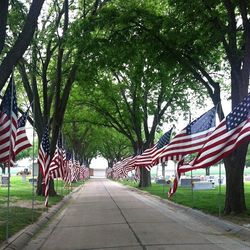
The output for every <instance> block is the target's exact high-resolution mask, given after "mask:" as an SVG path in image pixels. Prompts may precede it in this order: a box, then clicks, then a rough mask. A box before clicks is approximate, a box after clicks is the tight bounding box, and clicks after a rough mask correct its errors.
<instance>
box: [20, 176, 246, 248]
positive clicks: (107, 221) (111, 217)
mask: <svg viewBox="0 0 250 250" xmlns="http://www.w3.org/2000/svg"><path fill="white" fill-rule="evenodd" d="M35 249H43V250H49V249H53V250H55V249H60V250H63V249H70V250H75V249H128V250H137V249H149V250H151V249H171V250H173V249H178V250H217V249H227V250H230V249H232V250H241V249H250V243H249V242H247V241H245V242H244V241H242V240H240V239H238V238H237V237H235V236H232V235H231V234H229V233H226V231H225V230H223V229H222V228H220V227H219V226H218V225H217V226H216V228H215V226H214V223H211V221H208V220H205V219H204V218H203V219H202V217H200V216H197V215H192V214H190V213H187V210H183V209H178V208H176V207H175V206H169V205H167V204H165V203H163V202H161V201H160V200H159V199H156V198H154V197H151V196H149V195H145V194H140V193H138V192H136V191H132V190H131V189H129V188H127V187H123V186H121V185H119V184H117V183H115V182H112V181H109V180H106V179H90V180H89V181H88V182H87V183H86V184H85V185H84V186H83V187H82V188H81V189H80V190H79V191H78V192H77V193H75V194H74V196H73V198H72V199H71V200H70V203H69V204H68V205H67V206H66V207H65V208H64V209H62V210H61V211H60V212H59V213H58V214H57V216H56V218H53V220H52V221H51V223H50V224H49V225H48V226H46V227H45V228H44V229H43V230H42V231H41V232H40V233H39V234H38V235H37V236H36V237H34V238H33V239H32V240H31V241H30V242H29V244H28V245H27V247H26V248H25V250H35Z"/></svg>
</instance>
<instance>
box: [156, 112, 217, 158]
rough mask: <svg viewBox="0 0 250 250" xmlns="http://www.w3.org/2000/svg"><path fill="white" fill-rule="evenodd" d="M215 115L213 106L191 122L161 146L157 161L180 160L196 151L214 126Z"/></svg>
mask: <svg viewBox="0 0 250 250" xmlns="http://www.w3.org/2000/svg"><path fill="white" fill-rule="evenodd" d="M215 115H216V109H215V107H214V108H212V109H210V110H209V111H207V112H206V113H204V114H203V115H202V116H200V117H199V118H197V119H196V120H194V121H193V122H191V123H190V124H189V125H188V126H187V127H185V128H184V129H183V130H182V131H181V132H180V133H179V134H177V135H176V136H175V137H174V138H173V139H172V140H171V142H170V143H169V144H168V145H166V146H165V147H164V148H163V150H162V153H161V154H160V155H159V157H158V161H159V162H165V161H167V160H175V161H180V160H181V159H182V158H183V156H185V155H187V154H193V153H195V152H198V151H199V150H200V149H201V148H202V146H203V145H204V143H205V142H206V141H207V139H208V136H209V135H210V134H211V133H212V131H213V130H214V128H215V120H216V117H215Z"/></svg>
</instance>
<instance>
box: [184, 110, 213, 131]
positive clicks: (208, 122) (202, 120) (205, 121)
mask: <svg viewBox="0 0 250 250" xmlns="http://www.w3.org/2000/svg"><path fill="white" fill-rule="evenodd" d="M212 127H215V108H212V109H211V110H210V111H209V112H207V113H206V114H204V115H202V116H201V117H199V118H197V119H196V120H194V121H193V122H191V123H190V124H189V125H188V126H187V127H186V133H187V134H188V135H191V134H195V133H199V132H203V131H206V130H208V129H209V128H212Z"/></svg>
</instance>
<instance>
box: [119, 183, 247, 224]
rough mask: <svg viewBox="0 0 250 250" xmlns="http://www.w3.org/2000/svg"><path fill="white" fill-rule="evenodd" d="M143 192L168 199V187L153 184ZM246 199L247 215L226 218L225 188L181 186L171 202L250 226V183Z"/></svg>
mask: <svg viewBox="0 0 250 250" xmlns="http://www.w3.org/2000/svg"><path fill="white" fill-rule="evenodd" d="M120 183H122V184H124V185H129V186H132V187H136V188H138V183H136V182H132V181H127V180H124V181H120ZM141 190H144V191H147V192H149V193H150V194H152V195H156V196H158V197H161V198H162V199H168V197H167V192H168V190H169V187H168V186H163V185H161V184H156V183H152V186H151V187H147V188H143V189H141ZM245 199H246V206H247V209H248V211H247V212H246V213H245V214H241V215H234V216H229V215H228V216H225V215H224V214H223V208H224V201H225V186H221V189H219V187H215V188H214V189H212V190H192V189H191V188H184V187H180V186H179V187H178V189H177V192H176V193H175V194H174V195H173V196H172V197H171V198H170V199H169V200H171V201H173V202H175V203H178V204H182V205H184V206H187V207H191V208H194V209H198V210H201V211H203V212H205V213H208V214H212V215H214V216H218V217H222V218H224V219H227V220H230V221H233V222H235V223H239V224H241V225H242V224H250V216H249V215H250V183H245Z"/></svg>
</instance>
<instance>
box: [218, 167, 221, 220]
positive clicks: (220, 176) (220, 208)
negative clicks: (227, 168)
mask: <svg viewBox="0 0 250 250" xmlns="http://www.w3.org/2000/svg"><path fill="white" fill-rule="evenodd" d="M218 200H219V217H221V163H220V164H219V199H218Z"/></svg>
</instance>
